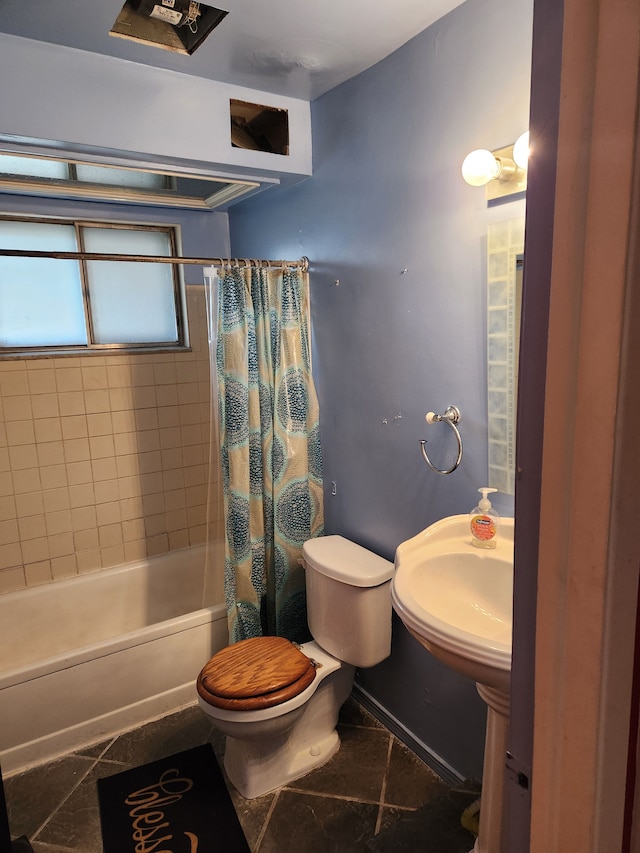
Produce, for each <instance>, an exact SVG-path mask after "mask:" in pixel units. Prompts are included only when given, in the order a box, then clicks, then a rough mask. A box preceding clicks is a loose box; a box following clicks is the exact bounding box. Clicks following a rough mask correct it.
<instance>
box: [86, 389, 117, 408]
mask: <svg viewBox="0 0 640 853" xmlns="http://www.w3.org/2000/svg"><path fill="white" fill-rule="evenodd" d="M84 407H85V411H86V412H87V414H96V413H101V412H102V413H104V412H109V411H111V397H110V396H109V392H108V391H107V390H102V391H85V393H84Z"/></svg>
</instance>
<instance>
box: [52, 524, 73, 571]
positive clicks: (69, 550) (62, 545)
mask: <svg viewBox="0 0 640 853" xmlns="http://www.w3.org/2000/svg"><path fill="white" fill-rule="evenodd" d="M49 553H50V555H51V557H52V558H53V557H65V556H67V555H68V554H73V553H74V544H73V533H58V534H56V535H55V536H50V537H49ZM74 573H75V563H74Z"/></svg>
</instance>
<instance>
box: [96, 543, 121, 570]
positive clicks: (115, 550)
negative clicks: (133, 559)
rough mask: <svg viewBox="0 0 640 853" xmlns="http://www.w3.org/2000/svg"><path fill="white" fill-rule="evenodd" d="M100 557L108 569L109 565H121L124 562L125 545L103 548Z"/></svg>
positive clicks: (104, 566)
mask: <svg viewBox="0 0 640 853" xmlns="http://www.w3.org/2000/svg"><path fill="white" fill-rule="evenodd" d="M100 558H101V560H102V566H103V568H105V569H108V568H109V566H119V565H120V564H121V563H124V546H123V545H112V546H110V547H108V548H101V549H100Z"/></svg>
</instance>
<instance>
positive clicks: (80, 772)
mask: <svg viewBox="0 0 640 853" xmlns="http://www.w3.org/2000/svg"><path fill="white" fill-rule="evenodd" d="M93 765H94V760H93V759H91V758H86V757H83V756H79V755H67V756H65V757H64V758H60V759H58V760H57V761H51V762H50V763H49V764H44V765H41V766H40V767H34V768H33V770H27V771H25V772H24V773H20V774H19V775H17V776H12V777H10V778H9V779H5V782H4V788H5V795H6V798H7V811H8V813H9V826H10V827H11V834H12V835H13V836H14V837H18V836H20V835H26V836H27V838H29V839H31V838H32V836H33V835H35V833H36V832H37V831H38V830H39V829H40V827H41V826H42V824H43V823H45V821H46V820H47V818H48V817H49V815H51V814H52V813H53V812H54V811H55V810H56V809H57V808H58V806H59V805H60V803H62V802H63V800H65V799H66V797H68V796H69V794H70V793H71V792H72V791H73V789H74V788H75V787H76V785H78V783H79V782H80V781H81V780H82V778H83V776H85V775H86V774H87V773H88V772H89V770H91V768H92V767H93Z"/></svg>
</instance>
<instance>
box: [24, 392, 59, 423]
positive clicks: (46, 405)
mask: <svg viewBox="0 0 640 853" xmlns="http://www.w3.org/2000/svg"><path fill="white" fill-rule="evenodd" d="M31 411H32V412H33V417H34V418H57V417H58V415H59V414H60V407H59V405H58V395H57V394H37V395H35V396H33V397H31Z"/></svg>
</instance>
